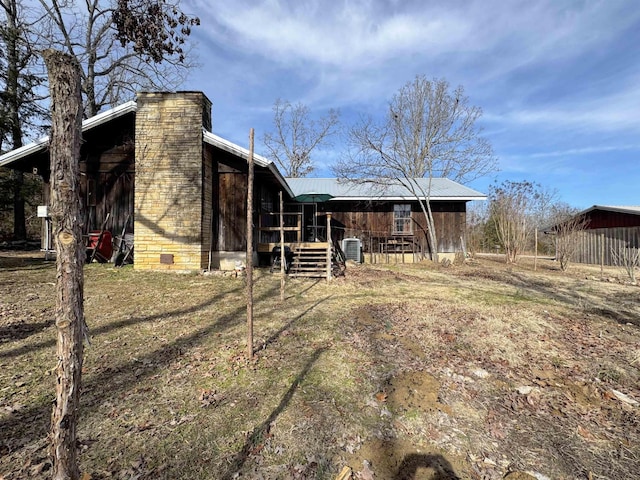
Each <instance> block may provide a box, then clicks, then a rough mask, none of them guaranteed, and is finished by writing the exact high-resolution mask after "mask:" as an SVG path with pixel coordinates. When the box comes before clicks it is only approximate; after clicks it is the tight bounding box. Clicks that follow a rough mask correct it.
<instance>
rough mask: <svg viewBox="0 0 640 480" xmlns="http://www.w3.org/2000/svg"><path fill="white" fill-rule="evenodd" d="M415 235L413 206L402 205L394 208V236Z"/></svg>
mask: <svg viewBox="0 0 640 480" xmlns="http://www.w3.org/2000/svg"><path fill="white" fill-rule="evenodd" d="M412 233H413V225H412V223H411V205H409V204H406V203H402V204H397V205H394V206H393V234H394V235H410V234H412Z"/></svg>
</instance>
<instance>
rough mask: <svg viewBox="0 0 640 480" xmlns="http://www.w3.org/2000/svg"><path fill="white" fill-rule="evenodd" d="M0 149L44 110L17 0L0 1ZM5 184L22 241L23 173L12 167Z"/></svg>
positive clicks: (18, 139) (15, 143)
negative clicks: (39, 101)
mask: <svg viewBox="0 0 640 480" xmlns="http://www.w3.org/2000/svg"><path fill="white" fill-rule="evenodd" d="M0 9H1V10H0V13H2V14H3V19H2V23H1V24H0V64H2V68H1V69H0V119H1V120H2V122H1V123H0V151H2V150H3V148H2V147H3V146H4V143H5V141H7V142H8V143H9V145H10V146H9V148H12V149H16V148H20V147H21V146H22V138H23V135H24V130H25V128H29V127H30V126H31V120H32V119H33V118H34V117H38V118H42V117H43V116H44V115H45V112H44V110H43V109H42V108H41V107H40V106H39V104H38V100H39V98H38V96H37V94H36V93H35V92H36V91H37V90H38V87H39V86H40V85H41V84H42V83H43V81H44V78H43V77H42V76H40V75H36V74H35V73H34V72H33V67H34V64H35V63H36V60H37V57H38V55H37V53H36V52H35V51H34V50H33V49H32V45H31V43H30V40H31V38H30V35H29V30H30V29H31V28H33V25H29V24H27V23H25V21H24V19H23V17H24V15H23V13H24V8H23V6H22V3H21V2H20V1H18V0H0ZM7 183H8V185H7V186H8V187H9V188H10V190H11V194H12V208H13V236H14V238H15V239H17V240H24V239H25V238H26V236H27V229H26V219H25V197H26V190H28V188H26V187H28V186H29V185H28V183H29V182H27V183H25V179H24V174H23V173H22V172H20V171H17V170H13V171H12V172H11V178H10V179H9V181H8V182H7Z"/></svg>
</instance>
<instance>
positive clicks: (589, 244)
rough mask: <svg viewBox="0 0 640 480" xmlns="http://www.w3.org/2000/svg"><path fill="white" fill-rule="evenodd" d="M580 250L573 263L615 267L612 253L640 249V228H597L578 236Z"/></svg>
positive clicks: (578, 249) (577, 251)
mask: <svg viewBox="0 0 640 480" xmlns="http://www.w3.org/2000/svg"><path fill="white" fill-rule="evenodd" d="M577 241H578V248H577V250H576V254H575V255H574V258H573V261H574V262H576V263H591V264H596V265H600V264H601V263H602V264H604V265H609V266H613V265H615V262H614V259H613V255H612V253H611V251H612V250H613V251H616V252H622V251H624V250H625V249H628V248H631V249H635V250H637V249H638V248H640V227H624V228H623V227H619V228H596V229H593V230H585V231H583V232H580V233H579V234H578V235H577ZM603 260H604V261H603Z"/></svg>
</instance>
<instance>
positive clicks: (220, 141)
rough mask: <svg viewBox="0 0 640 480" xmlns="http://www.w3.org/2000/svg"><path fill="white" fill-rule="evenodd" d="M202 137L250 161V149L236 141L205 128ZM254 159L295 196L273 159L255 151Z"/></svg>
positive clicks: (213, 144)
mask: <svg viewBox="0 0 640 480" xmlns="http://www.w3.org/2000/svg"><path fill="white" fill-rule="evenodd" d="M202 138H203V139H204V142H205V143H207V144H209V145H211V146H214V147H217V148H220V149H221V150H224V151H226V152H229V153H231V154H233V155H235V156H237V157H240V158H243V159H244V160H246V161H249V150H247V149H246V148H243V147H241V146H239V145H236V144H235V143H232V142H230V141H229V140H225V139H224V138H222V137H219V136H218V135H215V134H213V133H211V132H208V131H206V130H203V137H202ZM253 161H254V162H255V164H256V165H258V166H260V167H263V168H267V169H269V170H270V171H271V173H273V175H274V176H275V177H276V178H277V179H278V182H279V183H280V185H281V186H282V188H283V189H284V190H285V191H286V192H287V194H288V195H289V196H290V197H294V196H295V195H294V194H293V192H292V191H291V187H289V184H287V182H286V180H285V179H284V177H283V176H282V174H281V173H280V171H279V170H278V168H277V167H276V166H275V164H274V163H273V162H272V161H271V160H268V159H266V158H265V157H263V156H262V155H258V154H255V153H254V154H253Z"/></svg>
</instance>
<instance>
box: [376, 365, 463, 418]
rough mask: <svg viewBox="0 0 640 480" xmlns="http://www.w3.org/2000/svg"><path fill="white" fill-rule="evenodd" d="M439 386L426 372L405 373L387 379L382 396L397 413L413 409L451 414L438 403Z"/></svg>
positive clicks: (449, 410)
mask: <svg viewBox="0 0 640 480" xmlns="http://www.w3.org/2000/svg"><path fill="white" fill-rule="evenodd" d="M439 390H440V384H439V383H438V381H437V380H436V379H435V378H433V377H432V376H431V375H429V374H428V373H426V372H406V373H403V374H401V375H399V376H397V377H392V378H391V379H389V380H388V381H387V382H386V383H385V385H384V387H383V389H382V392H381V393H382V394H383V395H384V396H385V397H386V402H387V404H388V405H389V406H390V407H391V408H392V409H394V410H395V411H397V412H399V413H406V412H408V411H411V410H413V409H418V410H420V411H422V412H431V411H434V410H440V411H444V412H449V413H450V412H451V408H450V407H448V406H447V405H443V404H442V403H440V402H439V401H438V398H439V396H438V391H439Z"/></svg>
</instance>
